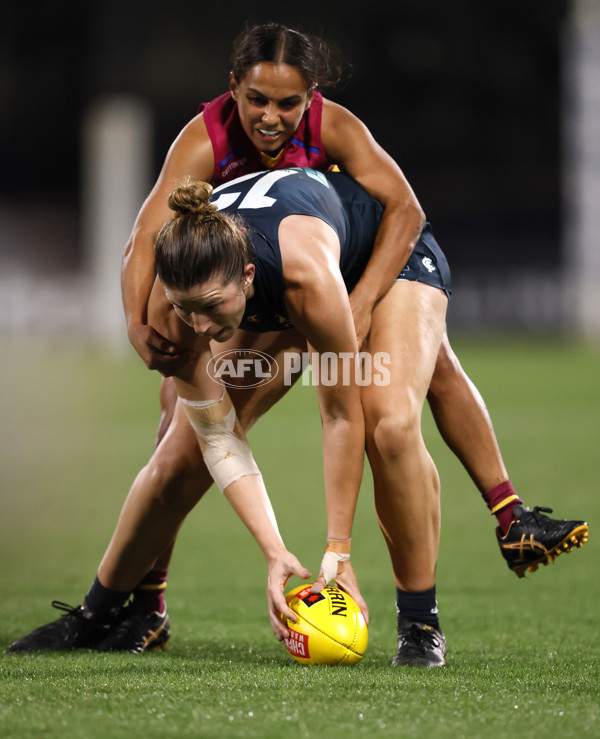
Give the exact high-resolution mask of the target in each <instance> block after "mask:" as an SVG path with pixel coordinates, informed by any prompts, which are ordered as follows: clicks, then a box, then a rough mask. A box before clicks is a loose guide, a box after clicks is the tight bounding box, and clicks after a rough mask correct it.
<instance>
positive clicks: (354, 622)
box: [285, 585, 369, 665]
mask: <svg viewBox="0 0 600 739" xmlns="http://www.w3.org/2000/svg"><path fill="white" fill-rule="evenodd" d="M310 589H311V585H301V586H300V587H298V588H294V590H291V591H290V592H289V593H288V594H287V595H286V596H285V599H286V601H287V604H288V606H289V607H290V608H291V610H292V611H294V613H295V614H296V615H297V616H298V621H297V623H293V622H292V621H290V620H289V619H288V620H287V625H288V628H289V630H290V635H289V637H288V638H287V639H285V646H286V647H287V650H288V652H289V653H290V654H291V655H292V657H293V658H294V659H295V660H296V661H297V662H299V663H300V664H301V665H351V664H354V663H355V662H359V661H360V660H361V658H362V656H363V654H364V653H365V651H366V649H367V642H368V641H369V632H368V629H367V624H366V623H365V619H364V616H363V615H362V612H361V610H360V608H359V607H358V606H357V604H356V602H355V601H354V599H353V598H351V597H350V596H349V595H348V593H345V592H344V591H343V590H340V589H339V588H334V587H330V586H327V587H325V588H323V590H322V591H321V592H320V593H311V592H310Z"/></svg>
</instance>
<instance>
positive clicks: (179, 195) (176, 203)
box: [168, 177, 217, 216]
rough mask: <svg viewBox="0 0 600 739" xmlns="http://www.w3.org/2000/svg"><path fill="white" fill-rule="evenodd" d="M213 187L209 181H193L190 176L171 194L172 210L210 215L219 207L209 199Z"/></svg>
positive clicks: (169, 200)
mask: <svg viewBox="0 0 600 739" xmlns="http://www.w3.org/2000/svg"><path fill="white" fill-rule="evenodd" d="M212 191H213V187H212V185H210V184H209V183H208V182H200V181H196V182H194V181H192V180H191V179H190V178H189V177H188V178H186V180H184V182H183V183H182V184H181V185H180V186H179V187H177V188H176V189H175V190H173V192H172V193H171V194H170V195H169V199H168V205H169V208H171V210H174V211H175V212H176V213H180V214H181V215H184V216H185V215H188V214H189V213H193V214H195V215H200V214H202V215H209V214H210V213H215V212H216V211H217V208H216V207H215V206H214V205H213V204H212V203H211V202H210V201H209V198H210V196H211V195H212Z"/></svg>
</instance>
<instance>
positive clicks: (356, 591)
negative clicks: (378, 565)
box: [335, 562, 369, 626]
mask: <svg viewBox="0 0 600 739" xmlns="http://www.w3.org/2000/svg"><path fill="white" fill-rule="evenodd" d="M335 584H336V585H337V587H338V588H340V590H344V591H345V592H346V593H348V595H351V596H352V597H353V598H354V600H355V601H356V605H357V606H358V607H359V608H360V610H361V611H362V615H363V616H364V617H365V622H366V624H367V626H368V625H369V607H368V606H367V602H366V600H365V599H364V598H363V597H362V595H361V594H360V588H359V587H358V580H357V578H356V575H355V573H354V570H353V569H352V563H351V562H346V563H345V565H344V571H343V572H342V574H341V575H338V576H337V577H336V578H335Z"/></svg>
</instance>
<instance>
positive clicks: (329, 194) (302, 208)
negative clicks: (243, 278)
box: [211, 168, 383, 331]
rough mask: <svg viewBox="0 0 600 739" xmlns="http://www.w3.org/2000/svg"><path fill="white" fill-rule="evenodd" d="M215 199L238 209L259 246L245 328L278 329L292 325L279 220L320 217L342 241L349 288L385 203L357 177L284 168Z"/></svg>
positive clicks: (244, 180)
mask: <svg viewBox="0 0 600 739" xmlns="http://www.w3.org/2000/svg"><path fill="white" fill-rule="evenodd" d="M211 201H212V202H213V203H214V204H215V205H216V206H217V207H218V208H219V210H222V211H224V212H228V213H237V214H239V215H240V216H241V217H242V219H243V221H244V224H243V225H244V226H245V227H246V228H248V229H249V235H250V238H251V240H252V246H253V260H252V261H253V263H254V265H255V267H256V274H255V277H254V296H253V297H252V298H250V299H249V300H248V302H247V305H246V311H245V313H244V317H243V319H242V323H241V324H240V328H244V329H246V330H249V331H278V330H281V329H284V328H290V327H291V325H292V324H291V322H290V320H289V318H288V315H287V310H286V306H285V301H284V282H283V269H282V265H281V252H280V249H279V238H278V232H279V224H280V223H281V221H282V220H283V219H284V218H286V217H287V216H290V215H307V216H314V217H316V218H320V219H321V220H323V221H325V223H327V224H328V225H330V226H331V228H332V229H333V230H334V231H335V233H336V235H337V237H338V239H339V242H340V271H341V273H342V277H343V279H344V283H345V284H346V288H347V290H348V292H351V291H352V289H353V288H354V286H355V285H356V283H357V282H358V280H359V279H360V277H361V275H362V273H363V271H364V268H365V266H366V264H367V262H368V261H369V257H370V256H371V252H372V249H373V241H374V239H375V234H376V232H377V227H378V225H379V220H380V218H381V213H382V212H383V208H382V206H381V205H380V203H378V202H377V201H376V200H374V199H373V198H372V197H371V196H370V195H368V194H367V193H366V192H365V190H363V189H362V187H360V185H358V184H357V183H356V182H354V180H351V179H350V178H349V177H346V176H345V175H343V174H341V173H334V172H317V171H316V170H311V169H296V168H293V169H281V170H275V171H270V172H259V173H256V174H251V175H246V176H245V177H240V178H239V179H237V180H234V181H232V182H229V183H226V184H224V185H221V186H219V187H217V188H215V190H214V192H213V195H212V197H211Z"/></svg>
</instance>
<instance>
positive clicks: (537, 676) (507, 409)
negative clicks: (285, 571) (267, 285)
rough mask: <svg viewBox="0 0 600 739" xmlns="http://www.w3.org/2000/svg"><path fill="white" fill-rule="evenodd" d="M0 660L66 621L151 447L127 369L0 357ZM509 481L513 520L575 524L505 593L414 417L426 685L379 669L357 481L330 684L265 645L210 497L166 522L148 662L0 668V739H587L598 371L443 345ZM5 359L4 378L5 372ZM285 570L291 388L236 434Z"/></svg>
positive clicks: (457, 490)
mask: <svg viewBox="0 0 600 739" xmlns="http://www.w3.org/2000/svg"><path fill="white" fill-rule="evenodd" d="M1 348H2V351H3V356H4V361H3V364H4V365H5V368H4V369H3V371H2V377H1V378H0V379H1V380H2V392H1V396H0V397H1V403H2V408H1V411H2V419H3V424H2V431H1V434H2V436H1V439H0V442H1V443H0V455H1V456H0V459H1V462H2V478H1V482H0V486H1V487H0V489H1V498H2V507H3V515H2V516H1V517H0V559H1V561H2V562H3V566H2V569H1V578H0V587H1V590H2V593H3V600H2V605H3V618H2V626H1V627H0V648H3V647H5V646H6V645H8V644H9V643H10V642H11V641H12V640H13V639H15V638H17V637H19V636H21V635H23V633H25V632H26V631H28V630H29V629H31V628H33V627H35V626H38V625H40V624H42V623H45V622H47V621H49V620H51V619H53V618H55V617H57V616H59V615H60V614H59V613H58V612H55V611H53V610H52V609H50V608H49V605H48V604H49V601H50V600H52V599H53V598H57V599H60V600H64V601H67V602H72V603H73V604H77V603H79V602H80V601H81V599H82V597H83V595H84V594H85V592H86V590H87V588H88V587H89V585H90V584H91V581H92V579H93V577H94V575H95V570H96V567H97V564H98V562H99V559H100V557H101V556H102V553H103V550H104V548H105V546H106V544H107V542H108V537H109V536H110V533H111V531H112V527H113V526H114V522H115V520H116V516H117V514H118V511H119V508H120V504H121V502H122V500H123V498H124V495H125V493H126V492H127V489H128V487H129V485H130V483H131V481H132V479H133V477H134V475H135V474H136V472H137V471H138V469H139V468H140V467H141V466H142V465H143V464H144V462H145V460H146V458H147V455H148V453H149V451H150V450H151V447H152V442H153V435H154V429H155V425H156V420H157V403H156V390H157V387H158V377H156V376H154V375H153V374H152V373H149V372H147V371H144V368H143V366H141V364H140V362H139V360H137V359H136V358H135V357H133V356H132V355H131V354H130V353H128V354H126V355H125V356H123V357H114V356H113V357H111V356H108V357H107V356H105V355H103V354H102V353H101V352H99V351H98V350H93V349H89V348H87V349H86V348H84V347H73V346H70V345H68V344H65V345H61V344H59V345H58V346H57V345H54V346H53V347H51V348H50V347H48V346H35V347H32V346H28V345H26V344H25V343H23V342H3V343H2V346H1ZM457 351H458V353H459V356H460V357H461V360H462V362H463V365H464V366H465V368H466V369H467V371H468V372H469V374H470V376H471V377H472V379H473V380H474V381H475V382H476V384H477V385H478V387H479V389H480V390H481V391H482V393H483V395H484V397H485V399H486V401H487V404H488V407H489V409H490V412H491V414H492V418H493V420H494V425H495V429H496V433H497V435H498V437H499V440H500V442H501V446H502V450H503V453H504V456H505V460H506V462H507V465H508V467H509V471H510V474H511V478H512V479H513V482H514V483H515V485H516V487H517V490H519V491H520V492H521V495H522V496H523V497H524V499H525V501H526V503H528V504H529V505H548V506H550V507H553V508H554V511H555V515H557V516H559V517H573V518H580V517H581V518H586V519H587V521H588V523H590V528H591V535H590V541H589V543H588V544H586V545H585V546H584V547H583V548H582V549H581V550H577V551H575V552H574V553H572V554H571V555H569V556H567V555H562V556H561V557H560V558H559V559H558V560H557V561H556V562H555V563H554V564H552V565H550V566H549V567H547V568H541V569H540V570H539V571H538V572H537V573H535V574H533V575H528V576H527V577H526V578H525V579H524V580H518V579H517V578H516V577H515V576H514V574H512V573H510V572H509V570H508V568H507V567H506V565H505V564H504V562H503V561H502V559H501V558H500V556H499V554H498V550H497V544H496V542H495V536H494V522H493V519H491V518H490V517H489V515H488V514H487V512H486V510H485V508H484V505H483V503H482V501H481V500H480V499H479V495H478V493H477V491H476V490H475V488H474V486H473V485H472V483H471V482H470V480H469V479H468V477H467V475H466V473H465V472H464V471H463V469H462V468H461V466H460V464H459V463H458V462H457V461H456V459H455V458H454V457H453V456H452V454H451V453H450V452H449V451H448V450H447V448H446V447H445V446H444V444H443V442H442V441H441V440H440V438H439V435H438V434H437V431H436V430H435V428H434V425H433V422H432V420H431V418H430V416H429V413H428V412H426V413H425V418H424V428H425V435H426V440H427V444H428V446H429V449H430V451H431V452H432V455H433V457H434V459H435V460H436V463H437V465H438V469H439V471H440V475H441V479H442V526H443V529H442V542H441V550H440V558H439V567H438V599H439V603H440V616H441V622H442V626H443V628H444V631H445V633H446V636H447V639H448V648H449V653H448V665H447V667H446V668H445V669H443V670H429V671H427V670H426V671H423V670H409V669H391V668H390V667H389V660H390V658H391V656H392V655H393V653H394V646H395V623H394V607H393V600H394V589H393V583H392V580H391V577H390V568H389V564H388V559H387V552H386V549H385V545H384V543H383V539H382V537H381V535H380V534H379V531H378V528H377V524H376V521H375V517H374V513H373V505H372V487H371V480H370V475H369V473H368V469H367V470H366V474H365V482H364V486H363V490H362V493H361V499H360V501H359V510H358V515H357V520H356V526H355V531H354V537H353V561H354V564H355V569H356V570H357V573H358V575H359V578H360V582H361V587H362V591H363V594H364V595H365V597H366V598H367V601H368V602H369V605H370V608H371V628H370V643H369V649H368V651H367V654H366V656H365V658H364V659H363V661H362V663H361V664H360V665H358V666H356V667H352V668H329V667H320V668H302V667H300V666H298V665H296V664H295V663H294V662H293V661H292V660H291V658H290V657H289V656H288V655H287V652H286V651H285V649H284V648H283V646H282V645H280V644H279V643H277V642H276V641H275V639H274V637H273V636H272V634H271V632H270V627H269V623H268V619H267V616H266V609H265V596H264V587H265V582H264V575H265V567H264V563H263V560H262V555H261V554H260V551H259V550H258V548H257V546H256V545H255V543H254V542H253V540H252V539H251V537H250V536H249V535H248V534H247V533H246V531H245V529H244V528H243V526H242V525H241V523H240V522H239V521H238V520H237V519H236V518H235V515H234V514H233V512H232V511H231V510H230V509H229V508H228V506H227V504H226V502H225V501H224V500H223V499H222V497H221V496H220V495H219V494H218V493H217V492H215V491H214V490H213V491H211V492H210V493H209V494H208V495H207V496H206V499H205V500H204V501H202V502H201V504H200V505H199V506H198V507H197V509H196V510H195V511H194V512H193V513H192V514H191V515H190V517H189V519H188V521H187V522H186V524H185V526H184V528H183V530H182V533H181V536H180V539H179V542H178V545H177V548H176V552H175V556H174V559H173V563H172V568H171V576H170V580H169V583H170V584H169V590H168V593H167V598H168V604H169V612H170V614H171V618H172V621H173V638H172V640H171V642H170V644H169V649H168V650H167V651H166V652H161V653H160V654H158V653H157V654H148V655H142V656H134V655H99V654H94V653H88V652H77V653H72V654H51V655H32V656H19V655H6V656H3V657H0V733H1V735H2V736H3V737H15V738H18V739H21V738H23V739H24V738H25V737H41V736H44V737H54V736H56V737H90V738H94V737H110V738H112V737H114V738H115V739H116V738H118V737H130V736H131V735H132V734H133V735H136V736H138V735H139V736H144V737H169V736H178V737H224V736H226V737H238V736H240V737H241V736H244V737H284V736H288V735H289V734H290V733H293V734H294V735H297V736H302V737H316V736H319V737H339V736H363V735H364V736H382V737H385V736H403V737H425V736H430V735H436V736H441V737H480V736H481V737H483V736H487V735H490V734H492V735H494V736H495V737H504V736H506V737H508V736H511V737H512V736H514V735H519V736H520V737H528V736H531V737H533V736H535V737H556V736H557V735H560V736H561V737H569V736H582V735H583V736H597V735H598V720H599V718H600V716H599V713H600V711H599V709H598V663H599V660H598V653H599V649H598V634H597V624H598V617H597V613H598V604H599V602H600V598H599V595H600V593H599V590H600V586H599V583H600V577H599V575H600V572H599V566H598V545H597V543H596V541H595V534H594V532H595V522H596V521H597V520H598V518H599V514H600V502H599V500H598V495H597V473H596V470H597V455H598V440H599V436H600V432H599V430H598V429H599V422H600V389H599V387H598V377H599V376H600V356H599V354H598V352H597V351H595V350H593V349H586V348H584V347H581V346H577V345H569V344H566V343H559V342H555V341H538V342H531V341H527V342H525V341H524V342H515V341H508V340H507V341H502V340H493V341H490V340H488V341H480V342H476V341H474V340H469V341H466V340H465V341H462V342H460V341H459V342H457ZM10 357H13V358H14V361H12V362H11V361H6V360H7V358H10ZM251 440H252V444H253V447H254V451H255V455H256V457H257V459H258V461H259V464H260V465H261V467H262V469H263V473H264V475H265V478H266V480H267V483H268V487H269V490H270V494H271V497H272V499H273V503H274V506H275V510H276V512H277V514H278V519H279V524H280V528H281V530H282V533H283V535H284V538H285V539H286V542H287V544H288V546H289V547H290V549H292V551H294V552H295V553H296V554H297V555H298V557H299V558H300V559H301V561H302V562H303V563H304V564H306V565H307V566H309V567H312V568H314V569H316V568H317V567H318V561H319V559H320V554H321V550H322V544H323V539H324V532H325V527H324V501H323V494H322V482H321V480H322V472H321V463H320V427H319V421H318V413H317V408H316V402H315V399H314V391H313V390H312V389H311V388H304V387H298V388H295V389H294V390H293V391H291V393H290V394H289V395H288V397H286V398H285V399H284V400H283V401H282V402H281V403H280V404H279V406H278V407H277V408H275V409H274V410H273V411H271V412H270V413H269V415H268V417H267V418H265V419H264V420H263V421H262V422H261V423H260V424H259V425H258V426H257V427H256V429H255V430H254V431H253V432H252V436H251Z"/></svg>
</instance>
